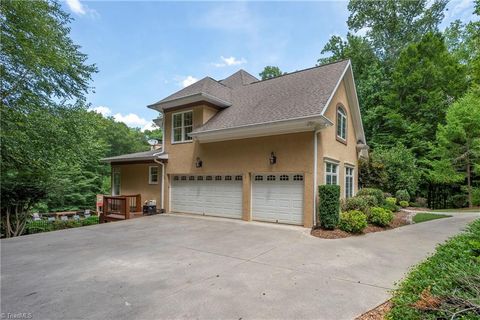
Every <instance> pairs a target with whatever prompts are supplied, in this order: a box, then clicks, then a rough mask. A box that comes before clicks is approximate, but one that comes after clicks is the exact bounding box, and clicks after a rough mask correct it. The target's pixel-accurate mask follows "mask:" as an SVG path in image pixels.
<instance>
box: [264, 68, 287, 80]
mask: <svg viewBox="0 0 480 320" xmlns="http://www.w3.org/2000/svg"><path fill="white" fill-rule="evenodd" d="M284 74H286V72H282V70H280V68H279V67H275V66H266V67H265V68H263V71H262V72H260V73H259V74H258V75H259V76H260V77H261V78H262V80H267V79H271V78H275V77H278V76H281V75H284Z"/></svg>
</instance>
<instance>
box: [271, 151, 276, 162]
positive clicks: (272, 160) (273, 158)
mask: <svg viewBox="0 0 480 320" xmlns="http://www.w3.org/2000/svg"><path fill="white" fill-rule="evenodd" d="M269 160H270V164H275V163H277V157H276V156H275V154H274V153H273V151H272V153H270V158H269Z"/></svg>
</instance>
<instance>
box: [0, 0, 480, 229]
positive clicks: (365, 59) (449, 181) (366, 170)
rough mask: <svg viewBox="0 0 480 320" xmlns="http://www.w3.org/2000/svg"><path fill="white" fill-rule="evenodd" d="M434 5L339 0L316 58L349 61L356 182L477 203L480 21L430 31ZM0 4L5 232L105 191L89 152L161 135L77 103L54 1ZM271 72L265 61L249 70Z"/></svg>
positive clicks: (437, 12) (65, 28)
mask: <svg viewBox="0 0 480 320" xmlns="http://www.w3.org/2000/svg"><path fill="white" fill-rule="evenodd" d="M427 3H428V4H427ZM446 4H447V1H445V0H436V1H433V2H431V1H430V2H428V1H426V0H411V1H395V0H387V1H350V2H349V4H348V9H349V11H350V16H349V18H348V21H347V24H348V27H349V33H348V34H347V36H346V37H345V38H342V37H340V36H332V37H331V39H330V40H329V41H328V43H327V44H326V45H325V47H324V49H323V51H322V54H323V57H322V58H320V59H319V60H318V63H319V64H323V63H328V62H332V61H337V60H340V59H347V58H348V59H351V61H352V64H353V70H354V75H355V80H356V85H357V91H358V96H359V100H360V106H361V112H362V117H363V121H364V126H365V130H366V135H367V143H368V144H369V146H370V147H371V150H370V159H369V161H365V162H363V163H362V165H361V168H360V173H361V176H360V182H361V184H362V185H363V186H365V187H378V188H381V189H382V190H384V191H385V192H390V193H394V192H396V191H398V190H400V189H402V190H407V191H408V192H409V194H410V196H411V197H412V200H414V199H415V198H417V197H419V198H428V204H429V205H430V206H431V207H434V208H439V207H461V206H467V205H479V204H480V160H479V159H480V128H479V126H480V22H470V23H468V24H463V23H462V22H460V21H455V22H453V23H452V24H451V25H450V26H449V27H448V28H446V30H444V31H443V32H441V31H440V30H439V24H440V23H441V21H442V20H443V18H444V13H445V7H446ZM0 9H1V13H0V15H1V39H2V46H1V56H0V68H1V69H0V70H1V77H2V83H1V106H0V107H1V110H0V112H1V136H0V138H1V175H2V176H1V212H2V219H3V220H2V221H3V223H2V228H5V223H6V219H7V220H8V225H9V226H10V227H9V228H10V229H9V230H8V232H7V234H8V235H9V236H14V235H18V234H21V233H22V232H23V228H24V221H25V219H26V217H27V216H28V214H29V212H31V211H32V210H33V209H34V210H41V211H47V210H50V211H51V210H66V209H82V208H90V207H92V206H93V205H94V203H95V201H94V199H95V195H96V194H97V193H106V192H108V190H109V183H110V178H109V176H110V172H109V170H110V169H109V166H108V165H106V164H104V163H102V162H100V161H99V159H101V158H104V157H108V156H114V155H119V154H124V153H130V152H137V151H143V150H147V149H148V145H147V143H146V140H147V139H148V138H157V139H160V138H161V134H162V133H161V131H160V130H155V131H153V132H149V131H146V132H141V131H140V130H139V129H131V128H129V127H127V126H126V125H125V124H123V123H119V122H115V120H114V119H113V118H104V117H103V116H102V115H100V114H97V113H95V112H93V111H89V110H88V107H89V105H88V104H87V103H86V99H85V97H86V95H87V94H88V93H89V92H91V91H92V90H93V88H92V87H91V82H92V74H94V73H96V72H98V70H97V67H96V66H95V65H94V64H89V63H88V61H87V56H86V55H85V54H84V53H82V52H81V50H80V47H79V46H78V45H76V44H75V43H73V42H72V40H71V39H70V37H69V32H70V29H69V23H70V21H71V18H70V16H69V15H68V14H67V13H65V12H63V11H62V10H61V8H60V5H59V4H58V3H56V2H54V1H28V2H26V1H11V0H5V1H1V2H0ZM472 14H476V15H479V14H480V2H479V0H476V2H475V12H474V13H472ZM477 20H478V19H477ZM361 34H364V35H361ZM281 74H283V72H282V71H281V70H280V69H279V68H278V67H275V66H268V67H266V68H265V70H264V71H263V72H262V73H260V76H261V77H262V78H263V79H268V78H271V77H275V76H278V75H281ZM4 232H5V230H4V229H3V230H2V233H4Z"/></svg>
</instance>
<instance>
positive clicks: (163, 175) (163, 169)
mask: <svg viewBox="0 0 480 320" xmlns="http://www.w3.org/2000/svg"><path fill="white" fill-rule="evenodd" d="M161 113H162V119H163V121H162V150H161V151H159V152H156V153H154V154H153V155H152V156H153V157H154V158H153V161H154V162H155V163H158V164H159V165H161V166H162V194H161V195H160V202H161V204H160V205H161V207H162V208H161V209H162V210H163V211H165V207H164V205H163V204H164V195H165V189H164V188H165V163H163V162H161V161H158V159H156V158H155V157H158V156H159V155H162V154H164V153H165V114H164V113H163V112H161Z"/></svg>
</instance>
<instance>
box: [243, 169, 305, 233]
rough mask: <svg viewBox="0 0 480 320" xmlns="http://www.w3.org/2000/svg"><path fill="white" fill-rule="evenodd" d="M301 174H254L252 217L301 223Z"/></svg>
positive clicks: (302, 196) (262, 219) (302, 195)
mask: <svg viewBox="0 0 480 320" xmlns="http://www.w3.org/2000/svg"><path fill="white" fill-rule="evenodd" d="M303 180H304V176H303V174H286V173H285V174H254V175H253V176H252V218H253V220H258V221H270V222H279V223H288V224H297V225H303V198H304V190H303V189H304V187H303V185H304V182H303Z"/></svg>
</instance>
